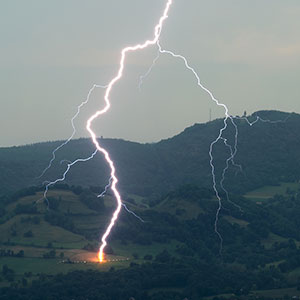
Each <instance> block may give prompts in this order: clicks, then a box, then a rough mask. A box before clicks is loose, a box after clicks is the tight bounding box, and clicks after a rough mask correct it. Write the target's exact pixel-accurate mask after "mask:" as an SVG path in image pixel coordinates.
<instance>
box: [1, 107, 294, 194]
mask: <svg viewBox="0 0 300 300" xmlns="http://www.w3.org/2000/svg"><path fill="white" fill-rule="evenodd" d="M256 116H260V117H261V118H262V119H264V120H266V119H269V120H272V121H278V120H284V121H283V122H263V121H261V120H260V121H258V122H257V123H255V124H253V125H252V126H250V125H249V124H248V123H247V122H246V120H243V119H236V120H235V123H236V125H237V128H238V132H239V139H238V144H237V148H238V152H237V155H236V158H235V163H236V164H240V165H241V166H242V169H243V172H240V171H239V169H238V168H236V167H233V166H232V165H231V166H230V168H229V171H228V173H227V176H226V181H225V185H226V186H227V187H229V186H230V191H232V192H240V193H242V192H245V191H248V190H251V189H254V188H258V187H259V186H262V185H266V184H276V183H277V182H279V181H294V180H298V179H299V177H300V155H299V153H300V134H299V129H300V115H299V114H295V113H291V114H288V113H283V112H278V111H260V112H257V113H255V114H253V115H252V116H249V118H248V119H249V120H251V121H254V120H255V118H256ZM222 126H223V119H218V120H214V121H212V122H208V123H205V124H195V125H194V126H191V127H189V128H187V129H185V130H184V131H183V132H182V133H180V134H178V135H176V136H174V137H172V138H170V139H166V140H162V141H160V142H158V143H153V144H139V143H134V142H128V141H124V140H120V139H101V144H102V145H103V146H104V147H105V148H107V149H108V150H109V151H110V153H111V156H112V158H113V160H114V161H115V165H116V168H117V173H118V175H119V179H120V181H119V186H120V188H121V189H122V190H123V191H126V192H128V193H134V194H141V195H155V194H161V193H165V192H168V191H170V190H172V189H174V188H176V187H177V186H178V185H183V184H190V183H191V184H197V185H200V186H206V187H208V186H210V185H211V180H212V178H211V168H210V165H209V147H210V144H211V142H212V141H213V140H214V139H216V137H217V136H218V133H219V130H220V128H221V127H222ZM224 137H226V138H227V143H228V144H230V145H231V146H232V147H233V146H234V127H233V125H232V124H231V123H229V122H228V129H227V131H226V132H225V134H224ZM60 144H61V142H60V141H56V142H45V143H38V144H33V145H27V146H20V147H10V148H0V194H1V193H6V192H11V191H14V190H17V189H19V188H22V187H26V186H28V185H36V184H40V183H42V182H44V181H46V180H51V179H54V178H57V177H60V176H61V175H62V173H63V171H64V170H65V168H66V161H62V160H71V161H72V160H74V159H76V158H79V157H88V156H89V155H91V153H92V152H93V151H94V147H93V145H92V143H91V142H90V140H89V139H78V140H73V141H71V142H70V143H69V144H68V145H67V146H65V147H64V148H62V149H60V150H59V151H58V152H57V158H56V160H55V162H54V163H53V166H52V168H50V169H49V170H48V171H47V172H46V174H45V175H44V176H43V177H41V178H37V177H38V176H39V175H40V174H41V173H42V171H43V169H44V168H45V167H46V166H47V165H48V162H49V160H50V158H51V155H52V154H51V152H52V151H53V149H55V148H56V147H57V146H58V145H60ZM213 154H214V163H215V166H216V175H217V180H218V181H219V180H220V176H221V174H222V170H223V168H224V166H225V161H226V158H228V156H229V155H230V152H229V148H228V147H226V146H225V145H224V141H220V142H219V143H218V144H216V145H215V147H214V151H213ZM66 181H67V182H68V183H70V184H76V185H77V184H80V185H93V186H94V185H98V186H104V185H105V184H106V183H107V181H108V168H107V166H106V165H105V163H104V160H103V158H102V156H101V155H100V154H97V155H96V157H95V158H94V159H93V160H92V161H90V162H87V163H79V164H77V165H75V166H74V167H73V168H72V170H71V171H70V173H69V174H68V176H67V180H66Z"/></svg>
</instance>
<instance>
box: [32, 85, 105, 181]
mask: <svg viewBox="0 0 300 300" xmlns="http://www.w3.org/2000/svg"><path fill="white" fill-rule="evenodd" d="M106 87H107V85H98V84H94V85H93V86H92V88H91V89H90V90H89V92H88V94H87V97H86V99H85V100H84V101H83V102H82V103H81V104H80V105H78V107H77V111H76V113H75V115H74V116H73V117H72V119H71V125H72V128H73V131H72V134H71V135H70V137H69V138H68V139H67V140H66V141H64V142H63V143H61V144H60V145H59V146H58V147H57V148H55V149H54V150H53V152H52V158H51V160H50V161H49V164H48V166H47V167H46V168H45V169H44V170H43V172H42V173H41V175H39V176H38V177H37V179H39V178H41V177H43V176H44V175H45V173H46V172H47V171H48V170H49V169H50V168H51V166H52V163H53V162H54V160H55V158H56V155H55V153H56V152H57V151H58V150H59V149H61V148H62V147H64V146H65V145H67V144H68V143H69V142H70V141H71V140H72V138H73V137H74V135H75V134H76V128H75V125H74V121H75V119H76V118H77V117H78V115H79V113H80V110H81V108H82V107H83V106H84V105H86V104H87V103H88V102H89V100H90V97H91V94H92V92H93V91H94V89H95V88H106ZM64 161H65V160H63V162H64ZM60 163H62V161H61V162H60Z"/></svg>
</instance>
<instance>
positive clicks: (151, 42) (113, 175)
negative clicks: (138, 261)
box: [86, 0, 173, 262]
mask: <svg viewBox="0 0 300 300" xmlns="http://www.w3.org/2000/svg"><path fill="white" fill-rule="evenodd" d="M172 3H173V0H168V1H167V3H166V7H165V9H164V12H163V15H162V17H161V18H160V19H159V22H158V24H157V25H156V26H155V29H154V38H153V39H152V40H146V41H145V42H144V43H143V44H137V45H135V46H129V47H126V48H124V49H123V50H122V51H121V60H120V67H119V70H118V73H117V75H116V77H114V78H113V79H112V80H111V81H110V83H109V84H108V86H107V88H106V92H105V96H104V100H105V104H106V105H105V107H104V108H103V109H102V110H98V111H97V112H95V114H93V115H92V116H91V117H90V118H89V119H88V120H87V123H86V129H87V131H88V132H89V133H90V136H91V139H92V141H93V143H94V145H95V146H96V148H97V149H98V151H99V152H101V153H102V154H103V155H104V158H105V160H106V162H107V163H108V165H109V167H110V169H111V174H110V177H111V179H112V182H111V190H112V191H113V194H114V196H115V198H116V200H117V208H116V210H115V211H114V213H113V216H112V218H111V220H110V223H109V225H108V227H107V229H106V231H105V232H104V234H103V236H102V238H101V242H102V244H101V246H100V249H99V254H98V258H99V261H100V262H103V261H104V248H105V246H106V245H107V237H108V236H109V234H110V232H111V230H112V228H113V226H114V224H115V222H116V220H117V219H118V216H119V213H120V210H121V207H122V199H121V195H120V193H119V191H118V189H117V186H116V185H117V182H118V179H117V177H116V169H115V166H114V163H113V161H112V160H111V158H110V155H109V153H108V151H106V150H105V149H104V148H102V147H101V146H100V144H99V142H98V140H97V136H96V134H95V132H94V131H93V130H92V123H93V121H94V120H95V119H97V118H98V117H99V116H100V115H102V114H104V113H106V112H107V111H108V110H109V108H110V93H111V90H112V88H113V87H114V85H115V84H116V83H117V82H118V81H119V80H120V79H121V78H122V76H123V70H124V65H125V59H126V54H127V53H128V52H134V51H137V50H141V49H145V48H147V47H148V46H151V45H155V44H156V43H157V42H158V40H159V37H160V34H161V30H162V26H163V23H164V21H165V20H166V19H167V18H168V12H169V9H170V7H171V5H172Z"/></svg>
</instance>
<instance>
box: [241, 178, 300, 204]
mask: <svg viewBox="0 0 300 300" xmlns="http://www.w3.org/2000/svg"><path fill="white" fill-rule="evenodd" d="M299 187H300V185H299V183H295V182H284V183H281V184H280V185H278V186H264V187H261V188H259V189H256V190H254V191H251V192H249V193H247V194H245V195H244V197H245V198H247V199H251V200H253V201H258V202H263V201H266V200H268V199H270V198H272V197H274V196H275V195H276V194H277V195H286V193H287V190H290V191H294V192H297V191H298V189H299Z"/></svg>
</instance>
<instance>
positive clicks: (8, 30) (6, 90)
mask: <svg viewBox="0 0 300 300" xmlns="http://www.w3.org/2000/svg"><path fill="white" fill-rule="evenodd" d="M187 3H188V5H187ZM164 5H165V1H163V0H155V1H146V0H130V1H127V2H126V3H124V2H122V1H117V0H113V1H109V2H107V1H96V0H91V1H89V2H88V3H84V2H81V1H79V0H76V1H71V0H64V1H58V0H54V1H51V3H50V2H39V1H34V0H29V1H26V2H18V1H15V0H13V1H9V2H6V3H3V4H2V9H1V12H0V16H1V18H0V24H1V29H0V31H1V36H2V43H1V50H2V55H1V57H0V90H1V93H0V96H1V105H2V107H1V116H0V130H1V131H0V136H1V140H0V147H6V146H14V145H24V144H31V143H36V142H43V141H55V140H64V139H67V138H68V137H69V136H70V134H71V132H72V127H71V123H70V120H71V118H72V116H73V115H74V114H75V112H76V109H77V106H78V105H79V104H80V103H81V102H82V101H83V100H85V98H86V96H87V94H88V91H89V89H90V88H91V87H92V86H93V84H106V83H107V82H109V80H110V79H111V78H112V77H113V76H114V75H115V73H116V71H117V68H118V63H119V59H120V51H121V49H122V48H123V47H124V46H127V45H133V44H136V43H138V42H142V41H144V40H145V39H148V38H151V37H152V34H153V27H154V25H155V24H156V22H157V20H158V18H159V16H160V14H161V12H162V9H163V7H164ZM299 13H300V3H299V1H296V0H289V1H285V2H282V1H279V0H274V1H263V2H262V1H258V0H254V1H251V2H249V1H246V0H242V1H236V0H228V1H226V3H220V2H219V1H217V0H212V1H199V0H189V1H188V2H186V1H176V0H174V4H173V6H172V8H171V10H170V13H169V18H168V20H167V22H166V23H165V26H164V27H163V30H162V35H161V44H162V46H163V48H165V49H170V50H173V51H174V52H176V53H179V54H183V55H185V56H186V57H187V59H188V60H189V62H190V64H191V65H192V66H193V67H194V68H195V69H196V71H197V72H198V73H199V75H200V77H201V80H202V82H203V84H204V85H205V86H206V87H208V88H209V89H210V90H211V91H212V92H213V93H214V95H215V96H216V98H218V99H219V100H220V101H221V102H223V103H225V104H226V105H227V106H228V108H229V111H230V114H232V115H242V114H243V112H244V111H247V113H248V114H251V113H253V112H254V111H257V110H281V111H286V112H292V111H293V112H300V102H299V100H298V97H299V91H300V86H299V82H298V81H299V80H298V79H299V77H300V68H299V67H300V51H299V50H300V37H299V33H298V31H299V30H297V28H300V19H299V18H298V16H299ZM156 55H157V49H156V47H152V48H149V49H147V50H146V51H144V52H142V51H140V52H138V53H135V54H130V55H129V56H128V60H127V64H126V68H125V73H124V80H122V81H120V82H119V83H118V84H117V85H116V87H115V89H114V91H113V92H112V94H111V103H112V106H111V109H110V111H109V113H108V114H107V115H105V116H103V117H102V118H101V119H99V120H97V121H96V122H95V123H94V125H93V127H94V129H95V132H96V133H97V135H98V136H101V135H103V136H104V137H110V138H122V139H125V140H130V141H136V142H155V141H158V140H161V139H164V138H167V137H171V136H174V135H175V134H178V133H179V132H181V131H182V130H184V128H186V127H188V126H191V125H193V124H195V123H203V122H207V121H208V120H209V110H210V109H211V110H212V118H213V119H215V118H219V117H222V116H223V115H224V114H223V110H222V109H220V108H217V107H216V105H215V104H214V103H213V102H212V101H211V100H210V99H209V97H208V96H207V94H205V93H204V92H203V91H202V90H200V89H199V88H198V87H197V86H196V82H195V79H194V78H193V76H192V75H191V74H190V73H189V72H188V71H187V70H186V69H185V68H184V66H183V64H182V62H181V61H179V60H176V59H173V58H171V57H168V56H164V55H161V57H160V59H159V60H158V61H157V64H156V65H155V67H154V68H153V70H152V72H151V73H150V74H149V76H148V77H147V78H145V79H144V80H143V85H142V87H141V90H139V88H138V84H139V79H140V76H141V75H143V74H145V73H146V72H147V70H148V68H149V67H150V65H151V63H152V61H153V59H154V58H155V57H156ZM101 107H103V90H101V89H98V90H97V91H96V92H95V93H94V94H93V96H92V97H91V99H90V103H89V105H88V106H87V107H84V109H83V110H82V114H81V115H80V116H79V118H78V120H77V121H76V122H75V125H76V128H77V129H78V135H76V137H75V138H79V137H87V136H88V135H87V133H86V131H85V121H86V119H87V118H88V116H89V115H91V113H92V112H93V111H95V110H96V109H99V108H101Z"/></svg>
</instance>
